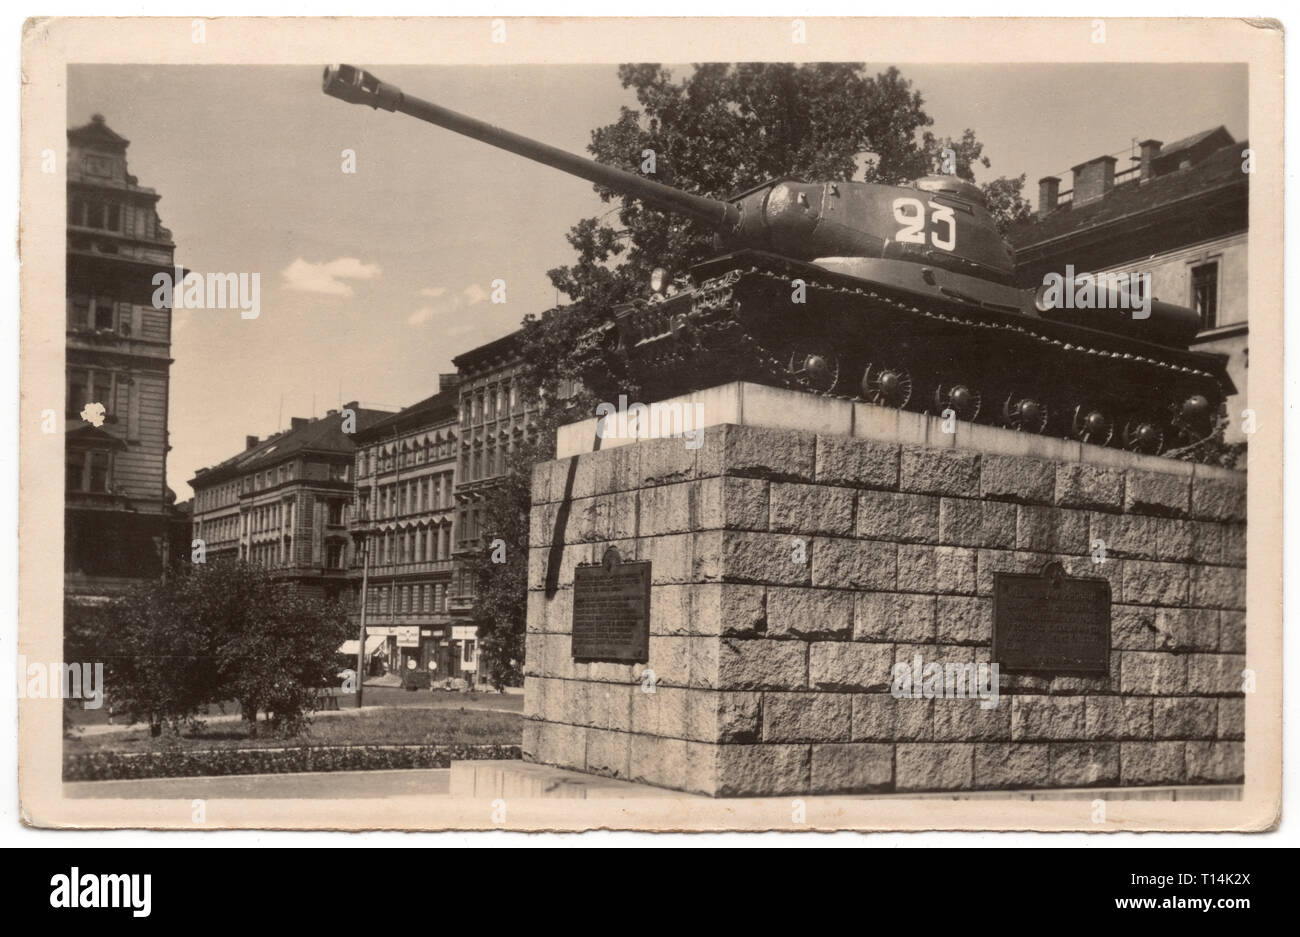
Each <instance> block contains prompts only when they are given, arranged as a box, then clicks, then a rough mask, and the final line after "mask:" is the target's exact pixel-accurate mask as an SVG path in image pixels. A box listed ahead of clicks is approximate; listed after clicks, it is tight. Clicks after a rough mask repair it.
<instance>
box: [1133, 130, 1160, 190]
mask: <svg viewBox="0 0 1300 937" xmlns="http://www.w3.org/2000/svg"><path fill="white" fill-rule="evenodd" d="M1138 146H1139V147H1141V150H1140V152H1141V157H1140V158H1141V161H1142V162H1141V169H1140V170H1139V172H1138V179H1139V180H1140V181H1141V182H1146V181H1147V180H1149V179H1150V178H1151V177H1152V176H1153V175H1154V174H1155V173H1154V166H1153V165H1152V164H1153V163H1155V160H1156V157H1157V156H1159V155H1160V147H1162V146H1164V144H1163V143H1161V142H1160V141H1159V140H1143V141H1142V142H1141V143H1139V144H1138Z"/></svg>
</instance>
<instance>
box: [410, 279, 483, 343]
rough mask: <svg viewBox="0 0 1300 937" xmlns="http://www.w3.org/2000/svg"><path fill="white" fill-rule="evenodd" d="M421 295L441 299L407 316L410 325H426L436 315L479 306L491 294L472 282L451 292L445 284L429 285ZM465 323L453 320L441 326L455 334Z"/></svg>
mask: <svg viewBox="0 0 1300 937" xmlns="http://www.w3.org/2000/svg"><path fill="white" fill-rule="evenodd" d="M420 295H421V296H427V297H428V298H430V299H435V300H439V302H435V303H431V304H429V305H427V306H421V307H420V308H419V309H416V310H415V311H414V312H412V313H411V314H410V315H409V316H407V317H406V322H407V324H408V325H411V326H419V325H424V324H425V323H426V322H428V321H430V320H431V319H433V318H434V317H435V316H447V315H448V314H449V313H455V312H459V311H462V310H464V309H466V308H468V307H470V306H477V305H478V304H479V303H481V302H483V301H484V300H486V299H487V298H488V296H489V295H491V294H490V293H488V291H487V290H485V289H483V287H481V286H479V285H478V284H477V283H471V284H470V285H469V286H467V287H465V288H464V289H462V290H460V291H458V292H455V293H452V292H450V291H449V290H448V289H447V287H445V286H427V287H425V288H424V289H422V290H420ZM463 324H465V323H461V324H457V323H453V322H444V323H443V325H442V326H441V328H442V329H443V330H444V332H445V334H447V335H455V334H456V333H457V329H458V327H459V325H463ZM472 324H473V322H472V320H471V322H470V323H468V325H472Z"/></svg>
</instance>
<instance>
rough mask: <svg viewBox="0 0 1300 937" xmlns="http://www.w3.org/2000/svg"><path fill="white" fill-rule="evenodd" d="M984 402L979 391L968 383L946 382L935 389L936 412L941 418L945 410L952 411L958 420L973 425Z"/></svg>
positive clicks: (958, 381)
mask: <svg viewBox="0 0 1300 937" xmlns="http://www.w3.org/2000/svg"><path fill="white" fill-rule="evenodd" d="M982 402H983V397H982V396H981V394H980V392H979V390H978V389H977V388H976V387H975V385H974V384H971V383H969V382H967V381H960V380H956V381H944V382H943V383H941V384H940V385H939V386H938V387H936V388H935V389H934V412H935V413H936V414H937V415H939V416H942V415H943V411H945V410H952V412H953V413H955V414H956V415H957V419H959V420H965V421H966V422H968V423H973V422H975V418H976V417H977V416H979V412H980V404H981V403H982Z"/></svg>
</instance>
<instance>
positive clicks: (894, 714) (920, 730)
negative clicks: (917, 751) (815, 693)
mask: <svg viewBox="0 0 1300 937" xmlns="http://www.w3.org/2000/svg"><path fill="white" fill-rule="evenodd" d="M933 713H934V700H928V699H908V698H903V699H896V698H894V697H893V696H892V695H891V694H889V693H854V694H853V741H855V742H861V741H875V740H879V741H884V742H892V741H899V742H926V741H929V740H930V739H932V738H933V737H934V724H933Z"/></svg>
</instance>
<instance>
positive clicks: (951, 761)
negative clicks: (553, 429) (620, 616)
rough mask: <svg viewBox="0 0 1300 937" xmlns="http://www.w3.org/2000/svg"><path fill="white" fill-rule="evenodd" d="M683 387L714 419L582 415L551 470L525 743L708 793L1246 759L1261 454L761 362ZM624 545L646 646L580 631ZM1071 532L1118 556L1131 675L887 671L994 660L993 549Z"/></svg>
mask: <svg viewBox="0 0 1300 937" xmlns="http://www.w3.org/2000/svg"><path fill="white" fill-rule="evenodd" d="M674 402H675V403H681V404H683V405H694V404H696V403H699V404H701V405H702V408H703V409H702V413H703V417H704V423H703V425H704V427H705V428H704V430H703V433H702V435H701V437H699V438H698V439H694V440H691V439H680V438H658V439H641V440H620V439H605V440H602V441H601V442H600V448H599V451H591V450H592V448H593V444H594V443H595V442H596V425H595V421H594V420H592V421H586V422H584V423H579V424H575V425H573V426H568V427H563V428H562V429H561V430H560V432H559V434H558V437H557V448H558V452H559V455H560V456H561V458H559V459H557V460H556V461H553V462H548V463H543V464H540V465H538V466H537V467H536V468H535V470H534V475H533V509H532V518H531V520H532V529H531V540H530V543H531V550H530V557H529V589H530V592H529V610H528V636H527V660H526V665H525V674H526V678H525V697H526V709H525V715H526V716H527V719H528V721H527V722H526V724H525V731H524V757H525V759H526V760H528V761H533V762H539V763H543V764H550V765H558V766H561V767H566V768H572V769H576V770H580V771H585V772H589V773H593V774H599V775H604V776H607V777H613V778H622V779H627V780H631V781H639V782H644V783H649V784H654V785H659V786H663V787H668V788H674V789H678V790H684V791H690V792H695V793H703V794H708V795H713V796H728V795H732V796H734V795H776V794H799V793H848V792H886V791H898V792H910V791H918V792H919V791H960V790H980V789H1011V788H1016V789H1023V788H1035V787H1041V788H1048V787H1053V788H1058V787H1072V788H1073V787H1090V786H1097V787H1114V786H1117V785H1119V786H1141V785H1186V784H1222V783H1233V782H1238V781H1240V780H1241V779H1242V773H1243V767H1242V766H1243V741H1242V740H1243V727H1244V700H1243V697H1242V694H1241V692H1240V690H1241V671H1242V669H1243V668H1244V667H1245V615H1244V608H1245V583H1246V577H1245V562H1246V556H1245V510H1246V508H1245V484H1246V482H1245V475H1244V474H1243V473H1237V472H1229V471H1225V470H1222V469H1216V468H1208V467H1205V466H1199V465H1192V464H1189V463H1183V462H1177V461H1173V460H1168V459H1160V458H1153V457H1146V456H1137V455H1133V454H1131V453H1127V452H1122V451H1118V450H1113V449H1102V448H1099V447H1095V446H1087V445H1083V444H1079V443H1071V442H1067V441H1064V440H1059V439H1049V438H1044V437H1036V436H1027V435H1024V434H1020V433H1015V432H1012V431H1009V430H1002V429H996V428H990V427H986V426H976V425H972V424H964V423H959V424H957V427H956V432H955V433H946V432H944V431H943V426H942V421H941V420H939V419H937V418H931V417H926V416H923V415H919V414H913V413H903V412H899V411H896V410H888V409H883V408H879V407H874V406H870V405H866V404H857V403H852V402H848V401H842V400H831V399H825V398H818V397H813V396H810V395H807V394H802V393H797V392H792V391H782V390H776V389H772V388H767V387H762V386H758V385H753V384H743V383H735V384H729V385H725V386H722V387H718V388H713V389H711V390H708V391H704V392H701V393H698V394H693V395H690V396H689V397H687V398H681V399H680V400H679V401H674ZM692 447H694V448H692ZM1098 540H1100V541H1102V542H1103V543H1104V549H1105V561H1104V562H1102V563H1099V564H1098V563H1095V562H1094V555H1095V554H1096V553H1097V550H1096V546H1095V541H1098ZM609 545H614V546H616V547H618V549H619V551H620V553H621V554H622V556H623V557H624V558H625V559H629V560H631V559H637V560H650V561H651V563H652V588H651V602H650V652H649V660H648V661H647V662H645V663H644V664H641V663H637V664H616V663H602V662H594V663H579V662H575V661H574V660H573V658H572V656H571V653H570V633H571V622H572V586H573V578H574V574H573V570H574V567H575V566H576V564H578V563H584V562H596V561H598V560H599V559H600V558H601V556H602V554H603V553H604V551H605V549H606V547H607V546H609ZM1052 560H1055V561H1058V562H1060V563H1061V564H1062V565H1063V566H1064V568H1065V571H1066V573H1067V574H1068V575H1072V576H1101V577H1104V578H1106V579H1107V580H1109V582H1110V585H1111V593H1112V602H1113V604H1112V626H1111V635H1112V640H1111V647H1112V650H1111V654H1110V673H1109V675H1107V676H1065V675H1057V676H1043V675H1010V674H1005V673H1004V674H1002V676H1001V695H1000V697H999V698H998V702H997V705H996V706H994V707H992V708H989V709H985V708H982V707H981V706H980V705H979V704H978V701H973V700H950V699H897V698H895V696H894V695H893V694H891V692H890V688H891V674H892V671H893V667H894V664H895V662H896V661H902V662H911V661H912V660H913V659H914V657H915V655H917V654H919V655H921V656H922V657H923V659H924V660H925V661H927V662H931V661H934V662H940V663H943V662H981V661H983V662H987V661H989V658H990V648H991V640H992V592H993V575H994V573H995V572H999V571H1005V572H1037V571H1038V570H1040V569H1041V568H1042V567H1043V565H1044V564H1045V563H1047V562H1048V561H1052ZM553 563H554V564H556V566H555V571H554V572H553V573H552V579H553V581H552V583H551V585H552V586H554V587H556V588H555V591H554V594H548V593H549V591H550V590H548V588H547V585H548V583H547V579H548V575H547V574H548V569H550V567H551V564H553ZM647 671H651V672H652V673H647ZM651 690H653V692H650V691H651Z"/></svg>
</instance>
